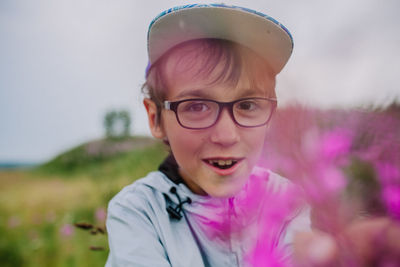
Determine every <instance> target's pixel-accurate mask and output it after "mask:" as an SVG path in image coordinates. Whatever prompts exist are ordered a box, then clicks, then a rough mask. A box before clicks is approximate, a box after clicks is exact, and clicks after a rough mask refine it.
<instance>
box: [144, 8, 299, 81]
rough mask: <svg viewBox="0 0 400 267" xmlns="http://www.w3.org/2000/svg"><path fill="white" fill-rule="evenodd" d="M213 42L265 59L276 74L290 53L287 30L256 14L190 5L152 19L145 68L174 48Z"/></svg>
mask: <svg viewBox="0 0 400 267" xmlns="http://www.w3.org/2000/svg"><path fill="white" fill-rule="evenodd" d="M202 38H216V39H225V40H229V41H232V42H235V43H238V44H241V45H243V46H246V47H248V48H250V49H252V50H253V51H255V52H256V53H257V54H259V55H260V56H262V57H263V58H264V59H266V60H267V61H268V62H269V64H270V65H271V67H272V69H273V71H274V72H275V74H278V73H279V72H280V71H281V70H282V69H283V67H284V66H285V64H286V63H287V61H288V60H289V58H290V55H291V53H292V50H293V38H292V35H291V34H290V32H289V30H288V29H286V28H285V26H283V25H282V24H281V23H279V22H278V21H277V20H275V19H273V18H272V17H270V16H268V15H265V14H263V13H260V12H258V11H255V10H252V9H249V8H244V7H239V6H232V5H225V4H192V5H184V6H178V7H173V8H170V9H168V10H166V11H164V12H162V13H161V14H159V15H158V16H157V17H155V18H154V19H153V21H152V22H151V23H150V26H149V30H148V33H147V50H148V56H149V66H150V65H151V64H154V63H155V62H156V61H157V60H158V59H159V58H160V57H161V56H162V55H164V54H165V53H166V52H167V51H168V50H170V49H171V48H173V47H174V46H176V45H178V44H180V43H183V42H186V41H190V40H195V39H202Z"/></svg>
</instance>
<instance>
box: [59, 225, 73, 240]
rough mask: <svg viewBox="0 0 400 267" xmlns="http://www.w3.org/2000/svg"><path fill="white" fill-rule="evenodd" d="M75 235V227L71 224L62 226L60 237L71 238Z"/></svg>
mask: <svg viewBox="0 0 400 267" xmlns="http://www.w3.org/2000/svg"><path fill="white" fill-rule="evenodd" d="M73 234H74V227H73V226H72V225H71V224H69V223H67V224H64V225H63V226H61V228H60V235H61V236H62V237H70V236H72V235H73Z"/></svg>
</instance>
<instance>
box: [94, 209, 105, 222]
mask: <svg viewBox="0 0 400 267" xmlns="http://www.w3.org/2000/svg"><path fill="white" fill-rule="evenodd" d="M95 217H96V220H97V222H98V223H104V222H105V221H106V217H107V212H106V209H105V208H103V207H101V208H98V209H97V210H96V213H95Z"/></svg>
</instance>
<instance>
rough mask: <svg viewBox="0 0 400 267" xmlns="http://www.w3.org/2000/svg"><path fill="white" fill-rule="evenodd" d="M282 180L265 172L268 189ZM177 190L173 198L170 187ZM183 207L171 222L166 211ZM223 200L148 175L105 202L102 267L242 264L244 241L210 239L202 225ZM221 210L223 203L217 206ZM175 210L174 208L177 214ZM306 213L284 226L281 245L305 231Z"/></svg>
mask: <svg viewBox="0 0 400 267" xmlns="http://www.w3.org/2000/svg"><path fill="white" fill-rule="evenodd" d="M287 183H288V182H287V180H286V179H284V178H282V177H280V176H278V175H276V174H273V173H270V175H269V178H268V186H269V187H271V188H272V187H278V186H281V185H282V184H287ZM172 187H175V188H176V193H177V194H178V196H179V197H180V201H179V200H178V197H177V196H176V194H173V193H171V191H170V190H171V188H172ZM188 197H189V198H190V199H191V203H185V204H182V209H183V212H181V213H180V214H181V215H182V218H181V219H179V220H178V219H173V218H171V217H170V215H169V213H168V212H167V208H168V207H170V208H171V207H172V208H173V209H175V210H177V209H178V207H177V205H178V203H180V202H182V201H185V200H186V199H187V198H188ZM224 201H226V202H227V200H222V199H213V198H211V197H206V196H200V195H196V194H193V193H192V192H191V191H190V190H189V189H188V188H187V187H186V186H185V185H184V184H182V183H180V184H178V185H177V184H175V183H173V182H172V181H171V180H170V179H168V177H166V176H165V175H164V174H163V173H162V172H159V171H155V172H151V173H149V174H148V175H147V176H146V177H145V178H142V179H139V180H137V181H136V182H134V183H133V184H131V185H129V186H127V187H125V188H124V189H123V190H122V191H121V192H119V193H118V194H117V195H116V196H115V197H114V198H113V199H112V200H111V201H110V203H109V206H108V217H107V231H108V238H109V247H110V254H109V257H108V260H107V263H106V267H117V266H118V267H129V266H135V267H141V266H143V267H168V266H173V267H208V266H213V267H219V266H229V267H234V266H246V265H245V261H244V260H243V257H244V255H245V254H244V253H245V251H246V249H248V247H247V248H246V242H244V241H243V240H241V238H237V237H232V238H229V240H226V239H224V238H219V237H210V235H207V234H206V231H205V230H204V225H203V224H202V223H201V221H204V220H207V216H208V215H207V209H209V208H210V207H220V206H221V205H220V204H224V203H223V202H224ZM222 206H223V205H222ZM178 211H179V210H178ZM309 225H310V220H309V211H308V210H305V211H304V210H303V211H302V212H301V213H300V215H298V216H296V217H295V218H291V220H290V222H289V223H288V224H285V229H282V230H283V233H284V234H283V235H282V237H281V240H280V242H281V245H288V244H290V242H291V239H292V236H293V233H294V232H296V231H297V230H301V231H307V230H309Z"/></svg>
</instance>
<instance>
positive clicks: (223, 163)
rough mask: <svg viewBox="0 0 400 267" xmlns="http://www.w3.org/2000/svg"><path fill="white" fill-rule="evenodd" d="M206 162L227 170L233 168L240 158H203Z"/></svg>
mask: <svg viewBox="0 0 400 267" xmlns="http://www.w3.org/2000/svg"><path fill="white" fill-rule="evenodd" d="M203 161H204V162H205V163H207V164H209V165H211V166H214V167H216V168H219V169H222V170H226V169H229V168H232V167H233V166H235V165H236V163H238V161H239V160H238V159H205V160H203Z"/></svg>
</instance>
